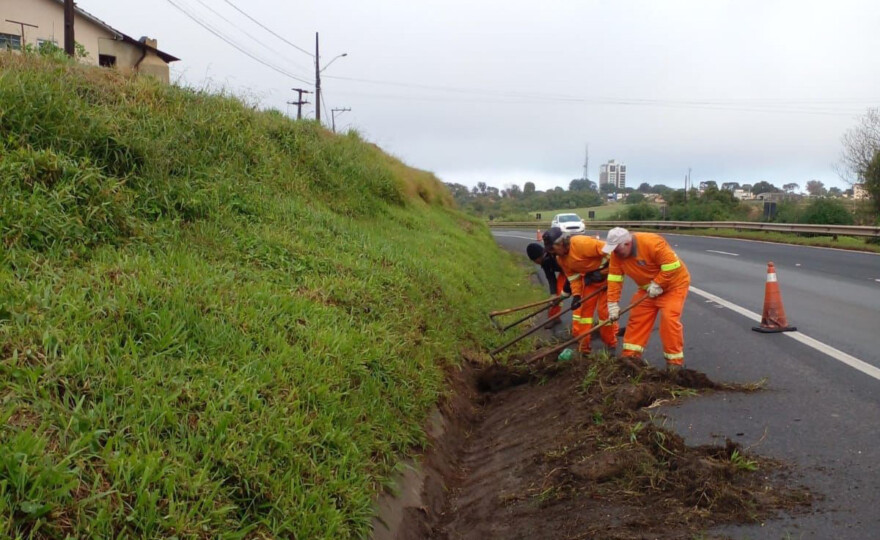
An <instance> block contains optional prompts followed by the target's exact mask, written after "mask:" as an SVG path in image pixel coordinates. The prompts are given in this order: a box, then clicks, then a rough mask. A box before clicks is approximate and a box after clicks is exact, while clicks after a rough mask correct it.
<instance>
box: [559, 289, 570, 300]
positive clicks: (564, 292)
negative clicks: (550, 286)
mask: <svg viewBox="0 0 880 540" xmlns="http://www.w3.org/2000/svg"><path fill="white" fill-rule="evenodd" d="M569 296H571V293H570V292H566V291H562V294H560V295H559V297H560V298H562V299H565V298H568V297H569Z"/></svg>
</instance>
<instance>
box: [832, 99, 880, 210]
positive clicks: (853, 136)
mask: <svg viewBox="0 0 880 540" xmlns="http://www.w3.org/2000/svg"><path fill="white" fill-rule="evenodd" d="M841 142H842V143H843V154H842V155H841V162H842V164H843V168H844V169H845V171H846V172H848V173H850V175H851V180H853V181H855V182H858V181H860V180H866V179H867V176H866V175H867V173H868V170H869V168H871V165H872V163H873V162H875V161H876V154H877V152H880V107H877V108H873V109H868V110H867V112H866V113H865V116H863V117H862V118H861V120H860V121H859V124H858V125H857V126H855V127H853V128H852V129H850V130H849V131H847V132H846V133H845V134H844V135H843V138H842V140H841ZM866 187H867V186H866ZM868 191H869V192H870V189H869V190H868ZM874 202H875V204H880V203H878V197H877V196H876V195H875V196H874Z"/></svg>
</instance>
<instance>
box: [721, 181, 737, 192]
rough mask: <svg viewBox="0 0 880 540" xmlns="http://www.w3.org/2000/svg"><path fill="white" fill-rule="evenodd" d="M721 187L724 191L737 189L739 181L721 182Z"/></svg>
mask: <svg viewBox="0 0 880 540" xmlns="http://www.w3.org/2000/svg"><path fill="white" fill-rule="evenodd" d="M721 189H723V190H725V191H736V190H737V189H739V182H724V183H723V184H721Z"/></svg>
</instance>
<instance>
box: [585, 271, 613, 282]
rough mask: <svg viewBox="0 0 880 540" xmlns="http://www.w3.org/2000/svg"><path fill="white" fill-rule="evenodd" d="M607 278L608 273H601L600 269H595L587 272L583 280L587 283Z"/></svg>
mask: <svg viewBox="0 0 880 540" xmlns="http://www.w3.org/2000/svg"><path fill="white" fill-rule="evenodd" d="M606 279H608V274H603V273H602V271H601V270H595V271H593V272H590V273H589V274H587V277H586V279H585V281H587V282H589V283H602V282H603V281H605V280H606Z"/></svg>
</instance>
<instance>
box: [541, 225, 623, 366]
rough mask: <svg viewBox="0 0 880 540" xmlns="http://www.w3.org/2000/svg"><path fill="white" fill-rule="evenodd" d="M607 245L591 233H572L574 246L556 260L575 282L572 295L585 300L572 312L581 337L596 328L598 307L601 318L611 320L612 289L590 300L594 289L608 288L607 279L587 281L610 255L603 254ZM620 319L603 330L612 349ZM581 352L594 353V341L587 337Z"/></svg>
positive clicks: (574, 327) (575, 333)
mask: <svg viewBox="0 0 880 540" xmlns="http://www.w3.org/2000/svg"><path fill="white" fill-rule="evenodd" d="M604 245H605V243H604V242H602V241H601V240H596V239H595V238H590V237H589V236H572V237H571V247H570V249H569V250H568V254H566V255H557V256H556V261H557V262H558V263H559V266H561V267H562V271H563V272H565V275H566V277H568V281H569V283H571V294H572V295H580V297H581V298H583V299H585V300H584V302H583V303H582V304H581V308H580V309H579V310H577V311H574V312H572V317H571V319H572V324H571V333H572V335H573V336H579V335H581V334H583V333H585V332H589V331H590V329H592V328H593V313H594V312H595V311H596V308H597V307H598V311H599V318H600V319H601V320H603V321H604V320H607V319H608V292H607V291H602V292H600V293H599V294H597V295H596V296H594V297H592V298H590V299H586V298H587V297H588V296H590V295H591V294H593V293H594V292H596V291H598V290H600V289H602V288H603V287H605V282H604V281H602V282H599V283H584V277H585V276H587V275H588V274H590V273H592V272H595V271H596V270H599V269H600V268H601V267H602V266H603V264H604V262H605V258H606V257H607V255H605V254H604V253H602V247H603V246H604ZM617 328H618V327H617V322H613V323H611V324H607V325H605V326H603V327H602V329H601V330H599V335H600V336H601V337H602V341H603V342H604V343H605V345H606V346H607V347H609V348H612V349H613V348H614V347H616V346H617ZM580 351H581V352H582V353H589V352H590V340H589V339H587V338H584V339H582V340H581V343H580Z"/></svg>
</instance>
